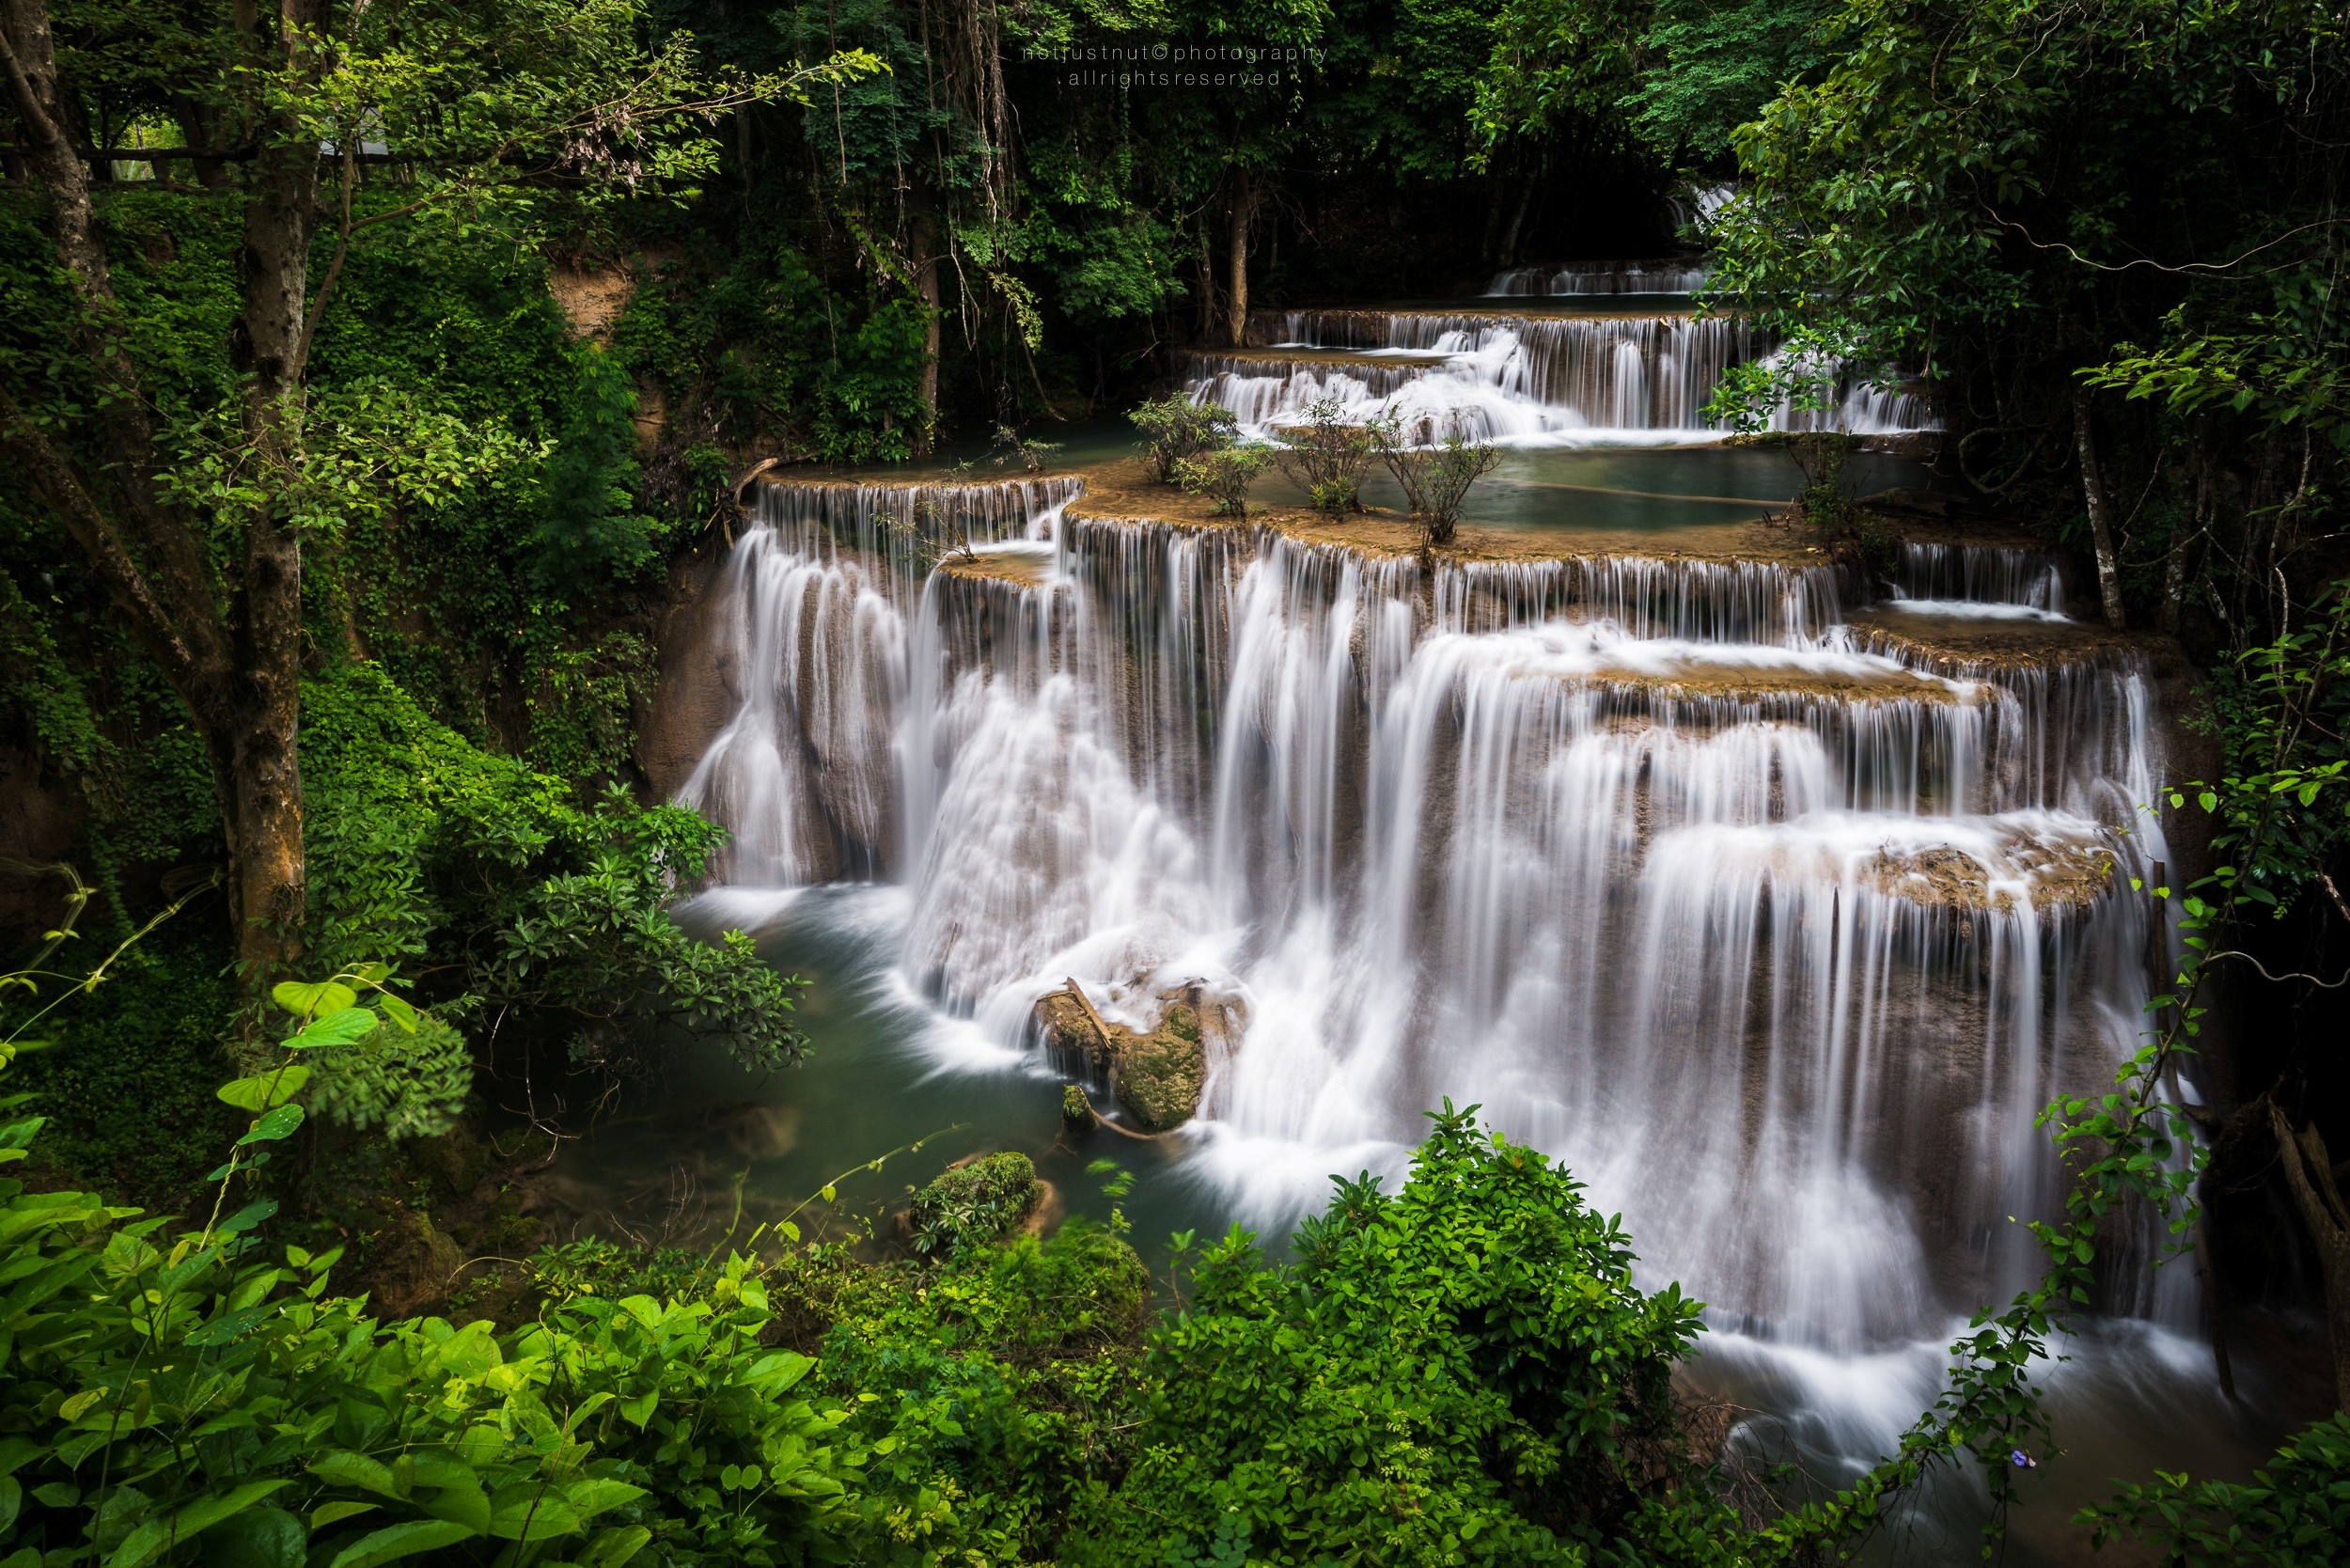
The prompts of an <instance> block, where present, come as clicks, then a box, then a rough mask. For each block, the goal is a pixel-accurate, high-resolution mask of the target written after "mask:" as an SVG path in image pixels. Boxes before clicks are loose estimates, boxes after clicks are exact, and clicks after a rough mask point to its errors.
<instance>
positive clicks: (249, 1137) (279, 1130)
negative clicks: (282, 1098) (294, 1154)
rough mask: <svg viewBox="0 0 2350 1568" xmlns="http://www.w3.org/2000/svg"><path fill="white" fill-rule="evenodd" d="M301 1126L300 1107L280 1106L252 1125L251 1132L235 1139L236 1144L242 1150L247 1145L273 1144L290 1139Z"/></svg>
mask: <svg viewBox="0 0 2350 1568" xmlns="http://www.w3.org/2000/svg"><path fill="white" fill-rule="evenodd" d="M301 1125H302V1107H301V1106H300V1105H280V1106H278V1107H277V1108H276V1109H275V1110H274V1111H271V1112H270V1113H269V1114H268V1115H267V1116H264V1117H262V1118H261V1120H260V1121H256V1122H255V1123H253V1130H252V1131H251V1132H249V1133H247V1134H245V1135H244V1137H241V1138H239V1139H237V1144H238V1146H239V1147H240V1148H242V1147H243V1146H244V1145H245V1144H248V1143H274V1142H276V1141H277V1140H278V1139H279V1138H282V1137H292V1136H293V1134H294V1130H295V1129H296V1128H298V1127H300V1126H301Z"/></svg>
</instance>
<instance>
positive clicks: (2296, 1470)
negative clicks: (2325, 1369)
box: [2074, 1411, 2350, 1568]
mask: <svg viewBox="0 0 2350 1568" xmlns="http://www.w3.org/2000/svg"><path fill="white" fill-rule="evenodd" d="M2156 1474H2157V1479H2156V1480H2155V1481H2154V1482H2151V1483H2148V1484H2144V1485H2133V1486H2124V1487H2123V1488H2122V1490H2121V1491H2120V1492H2119V1493H2118V1494H2116V1495H2115V1497H2114V1498H2113V1500H2112V1501H2110V1502H2105V1503H2099V1504H2095V1505H2093V1506H2092V1507H2089V1508H2085V1509H2083V1510H2081V1512H2080V1513H2078V1514H2076V1516H2075V1518H2074V1523H2076V1524H2081V1525H2089V1526H2091V1527H2092V1529H2091V1531H2090V1540H2091V1542H2092V1544H2094V1545H2096V1546H2097V1547H2099V1548H2101V1549H2102V1548H2103V1547H2105V1546H2107V1545H2108V1544H2112V1543H2114V1542H2116V1541H2120V1540H2123V1539H2125V1538H2135V1539H2137V1540H2139V1541H2143V1542H2145V1543H2147V1544H2149V1545H2152V1546H2154V1548H2155V1549H2157V1550H2158V1551H2160V1552H2161V1554H2162V1557H2161V1561H2162V1562H2163V1564H2164V1565H2165V1568H2223V1565H2226V1568H2233V1565H2235V1564H2259V1565H2261V1568H2320V1565H2322V1564H2333V1563H2339V1562H2341V1561H2342V1560H2344V1554H2345V1553H2350V1412H2343V1411H2336V1412H2335V1413H2334V1414H2333V1415H2331V1416H2328V1417H2326V1419H2324V1420H2321V1421H2318V1422H2317V1423H2316V1424H2314V1425H2312V1426H2311V1427H2309V1428H2307V1429H2306V1430H2304V1431H2302V1432H2301V1433H2299V1434H2298V1435H2295V1436H2294V1437H2292V1438H2291V1439H2289V1440H2288V1441H2287V1442H2286V1443H2285V1445H2284V1446H2283V1447H2282V1448H2280V1449H2279V1450H2277V1452H2276V1455H2275V1457H2274V1458H2272V1459H2271V1460H2270V1461H2269V1462H2268V1464H2267V1465H2266V1466H2264V1467H2263V1468H2261V1469H2260V1470H2257V1471H2255V1472H2254V1473H2253V1476H2252V1479H2251V1480H2250V1481H2249V1482H2246V1483H2243V1484H2240V1485H2239V1484H2236V1483H2234V1482H2224V1481H2201V1482H2199V1481H2190V1480H2189V1479H2188V1478H2186V1476H2184V1475H2166V1474H2162V1473H2161V1472H2156Z"/></svg>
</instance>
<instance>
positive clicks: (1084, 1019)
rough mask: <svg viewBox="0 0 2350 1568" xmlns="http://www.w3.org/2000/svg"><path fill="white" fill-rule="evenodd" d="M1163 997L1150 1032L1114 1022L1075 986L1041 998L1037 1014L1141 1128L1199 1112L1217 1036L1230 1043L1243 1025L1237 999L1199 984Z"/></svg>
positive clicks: (1159, 1129)
mask: <svg viewBox="0 0 2350 1568" xmlns="http://www.w3.org/2000/svg"><path fill="white" fill-rule="evenodd" d="M1156 999H1157V1001H1158V1003H1159V1009H1160V1011H1159V1020H1158V1023H1157V1024H1156V1025H1155V1026H1153V1027H1152V1028H1151V1030H1150V1031H1149V1032H1148V1033H1138V1032H1136V1030H1134V1029H1132V1028H1129V1027H1126V1026H1125V1025H1123V1024H1114V1023H1110V1022H1109V1021H1107V1020H1106V1019H1105V1018H1103V1017H1102V1016H1101V1014H1100V1013H1099V1012H1098V1011H1095V1010H1094V1009H1093V1008H1092V1007H1091V1006H1090V1005H1089V1003H1088V1002H1087V1001H1086V999H1085V998H1084V997H1082V996H1079V995H1077V993H1076V992H1075V991H1074V989H1073V988H1069V987H1064V988H1063V989H1061V990H1058V991H1055V992H1052V993H1050V994H1049V995H1047V996H1043V997H1042V998H1041V999H1040V1000H1039V1001H1038V1002H1037V1004H1036V1018H1037V1027H1038V1028H1039V1029H1041V1030H1042V1032H1043V1035H1044V1040H1045V1043H1046V1044H1048V1045H1051V1046H1052V1047H1054V1048H1055V1049H1057V1050H1061V1051H1065V1052H1068V1053H1070V1054H1071V1055H1073V1056H1077V1055H1081V1056H1083V1057H1084V1058H1085V1059H1086V1060H1087V1062H1089V1064H1090V1065H1091V1066H1092V1068H1093V1069H1094V1071H1096V1072H1098V1073H1102V1074H1105V1075H1106V1076H1107V1077H1108V1079H1109V1085H1110V1092H1111V1093H1112V1094H1113V1095H1115V1096H1117V1098H1118V1103H1119V1105H1121V1106H1122V1107H1124V1109H1125V1111H1126V1114H1127V1115H1128V1116H1130V1117H1132V1118H1133V1119H1134V1121H1135V1123H1136V1125H1137V1126H1139V1127H1140V1128H1141V1129H1142V1130H1143V1131H1145V1132H1152V1133H1163V1132H1166V1131H1167V1130H1169V1129H1170V1128H1175V1127H1180V1126H1182V1125H1183V1123H1184V1122H1186V1121H1190V1120H1191V1118H1192V1116H1193V1114H1194V1113H1195V1112H1197V1111H1198V1110H1199V1091H1200V1090H1201V1088H1202V1087H1203V1086H1204V1085H1205V1084H1206V1082H1207V1076H1208V1047H1209V1044H1210V1043H1211V1042H1214V1043H1221V1044H1229V1043H1230V1042H1232V1041H1233V1040H1236V1039H1237V1038H1238V1036H1239V1032H1240V1030H1239V1025H1238V1022H1237V1019H1236V1017H1235V1010H1234V1008H1233V1007H1232V1005H1231V1004H1230V1003H1227V1002H1225V1001H1223V1000H1221V999H1219V998H1215V997H1212V996H1206V995H1204V994H1203V992H1202V990H1201V988H1200V987H1199V986H1196V985H1194V986H1186V987H1183V989H1181V990H1177V991H1169V992H1165V993H1162V994H1161V995H1160V996H1158V997H1157V998H1156Z"/></svg>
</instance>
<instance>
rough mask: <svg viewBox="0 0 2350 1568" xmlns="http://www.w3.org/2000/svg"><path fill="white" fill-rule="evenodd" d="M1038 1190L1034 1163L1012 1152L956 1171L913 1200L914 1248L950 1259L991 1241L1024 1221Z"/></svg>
mask: <svg viewBox="0 0 2350 1568" xmlns="http://www.w3.org/2000/svg"><path fill="white" fill-rule="evenodd" d="M1041 1190H1042V1189H1041V1188H1040V1187H1039V1186H1038V1184H1037V1179H1036V1165H1035V1163H1034V1162H1033V1161H1031V1160H1030V1159H1029V1158H1028V1156H1027V1155H1026V1154H1023V1153H1020V1152H1017V1151H1015V1150H1010V1149H1005V1150H999V1151H998V1152H995V1153H993V1154H989V1155H987V1156H986V1157H985V1158H983V1159H979V1160H974V1161H973V1162H972V1163H971V1164H969V1165H966V1166H958V1167H957V1168H954V1169H952V1170H949V1171H948V1172H947V1173H946V1174H944V1175H942V1176H940V1177H939V1178H938V1179H937V1180H936V1181H934V1182H932V1183H931V1184H930V1185H928V1186H926V1187H924V1188H923V1189H922V1190H921V1191H920V1192H917V1193H916V1194H915V1195H914V1204H913V1207H912V1210H911V1213H910V1215H909V1217H910V1218H911V1219H912V1221H913V1224H914V1249H915V1250H916V1251H917V1252H923V1253H936V1254H940V1255H948V1254H952V1253H956V1252H961V1251H963V1250H964V1248H966V1247H974V1246H977V1245H978V1244H979V1243H980V1242H988V1241H994V1240H995V1238H996V1237H998V1236H1000V1235H1002V1234H1003V1233H1004V1232H1005V1231H1009V1230H1011V1228H1012V1227H1013V1226H1015V1225H1017V1224H1019V1223H1020V1222H1021V1221H1022V1220H1024V1219H1026V1217H1027V1216H1028V1215H1029V1213H1030V1212H1031V1211H1032V1210H1034V1209H1035V1207H1036V1204H1037V1199H1038V1197H1039V1196H1040V1193H1041Z"/></svg>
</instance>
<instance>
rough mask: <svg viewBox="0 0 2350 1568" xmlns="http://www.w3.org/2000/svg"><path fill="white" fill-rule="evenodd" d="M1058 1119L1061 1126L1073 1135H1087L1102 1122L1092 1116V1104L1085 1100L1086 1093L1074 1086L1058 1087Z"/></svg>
mask: <svg viewBox="0 0 2350 1568" xmlns="http://www.w3.org/2000/svg"><path fill="white" fill-rule="evenodd" d="M1060 1119H1061V1123H1062V1125H1064V1126H1066V1127H1067V1128H1068V1129H1069V1130H1070V1131H1071V1132H1073V1133H1089V1132H1091V1131H1092V1130H1093V1129H1094V1128H1095V1127H1096V1126H1098V1125H1099V1124H1100V1123H1101V1120H1102V1119H1101V1118H1100V1117H1099V1116H1096V1115H1095V1114H1094V1111H1093V1102H1092V1101H1090V1100H1089V1099H1087V1098H1086V1091H1085V1090H1082V1089H1080V1088H1078V1087H1077V1086H1076V1085H1075V1084H1063V1085H1061V1086H1060Z"/></svg>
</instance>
